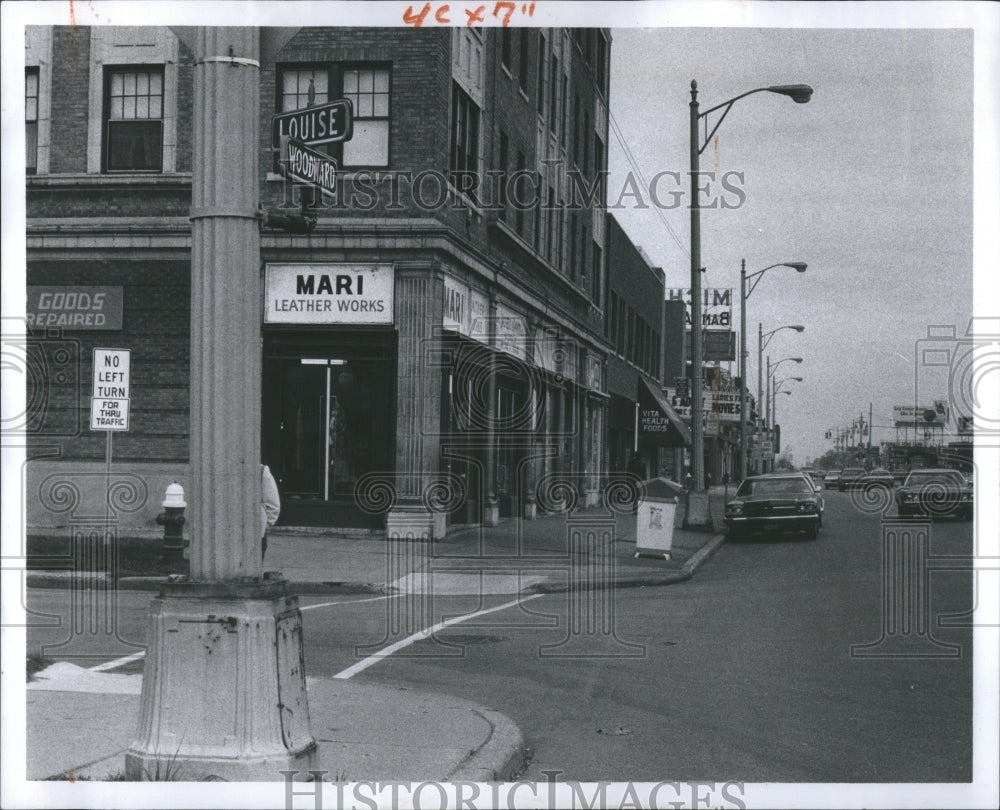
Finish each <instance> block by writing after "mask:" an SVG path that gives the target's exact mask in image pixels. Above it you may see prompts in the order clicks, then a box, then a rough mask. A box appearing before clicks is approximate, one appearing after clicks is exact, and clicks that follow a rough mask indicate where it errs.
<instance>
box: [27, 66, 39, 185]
mask: <svg viewBox="0 0 1000 810" xmlns="http://www.w3.org/2000/svg"><path fill="white" fill-rule="evenodd" d="M24 144H25V147H26V154H25V164H24V165H25V170H26V171H27V173H28V174H35V173H36V172H37V171H38V68H36V67H30V68H25V71H24Z"/></svg>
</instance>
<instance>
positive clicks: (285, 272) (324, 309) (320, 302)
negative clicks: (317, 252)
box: [264, 263, 395, 324]
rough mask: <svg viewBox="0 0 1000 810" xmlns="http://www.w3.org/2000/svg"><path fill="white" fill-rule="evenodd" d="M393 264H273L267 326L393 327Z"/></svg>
mask: <svg viewBox="0 0 1000 810" xmlns="http://www.w3.org/2000/svg"><path fill="white" fill-rule="evenodd" d="M394 284H395V274H394V273H393V268H392V265H391V264H354V263H342V264H341V263H336V264H325V263H324V264H268V265H267V268H266V275H265V278H264V323H298V324H391V323H392V322H393V309H392V307H393V290H394Z"/></svg>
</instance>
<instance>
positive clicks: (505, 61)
mask: <svg viewBox="0 0 1000 810" xmlns="http://www.w3.org/2000/svg"><path fill="white" fill-rule="evenodd" d="M513 53H514V32H513V31H512V30H511V29H510V28H501V29H500V63H501V64H502V65H503V66H504V67H505V68H507V72H508V73H509V72H510V68H511V64H512V63H513V61H514V58H513Z"/></svg>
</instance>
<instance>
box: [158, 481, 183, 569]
mask: <svg viewBox="0 0 1000 810" xmlns="http://www.w3.org/2000/svg"><path fill="white" fill-rule="evenodd" d="M186 506H187V504H186V503H185V502H184V487H182V486H181V485H180V484H178V483H177V482H176V481H174V483H172V484H171V485H170V486H169V487H167V492H166V495H165V497H164V499H163V511H162V512H160V514H158V515H157V516H156V522H157V523H159V524H160V525H161V526H163V551H162V555H161V556H162V557H163V563H164V565H165V566H166V568H167V570H168V571H169V572H170V573H172V574H180V573H184V571H185V568H186V565H185V561H184V551H185V549H186V546H187V543H186V542H185V541H184V507H186Z"/></svg>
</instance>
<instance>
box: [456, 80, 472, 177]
mask: <svg viewBox="0 0 1000 810" xmlns="http://www.w3.org/2000/svg"><path fill="white" fill-rule="evenodd" d="M451 116H452V126H451V171H452V179H453V182H454V183H455V185H456V186H458V188H473V187H475V185H474V184H473V183H469V182H467V181H466V182H462V181H460V180H458V179H456V175H459V174H462V175H469V174H471V175H478V172H479V108H478V107H477V106H476V105H475V103H474V102H473V101H472V99H471V98H469V96H468V95H466V93H465V91H463V90H462V88H460V87H459V86H458V85H457V84H456V85H455V86H454V87H453V89H452V95H451Z"/></svg>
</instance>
